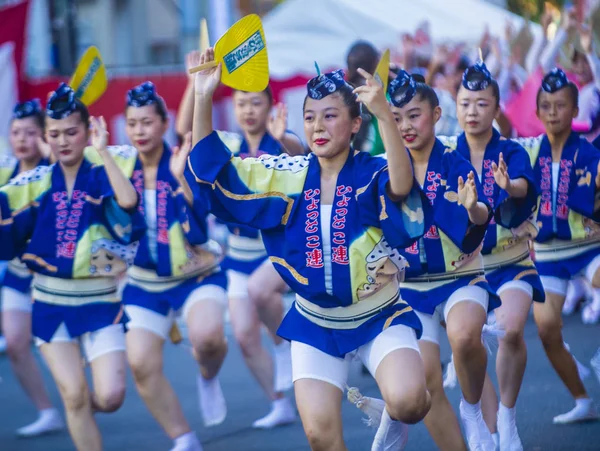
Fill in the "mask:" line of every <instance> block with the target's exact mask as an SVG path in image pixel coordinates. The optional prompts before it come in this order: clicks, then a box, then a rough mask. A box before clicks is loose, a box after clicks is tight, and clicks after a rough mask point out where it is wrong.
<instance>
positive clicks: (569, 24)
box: [562, 7, 577, 32]
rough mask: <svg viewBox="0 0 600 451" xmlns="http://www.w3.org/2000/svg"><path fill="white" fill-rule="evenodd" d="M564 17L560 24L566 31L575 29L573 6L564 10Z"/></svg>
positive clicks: (575, 15)
mask: <svg viewBox="0 0 600 451" xmlns="http://www.w3.org/2000/svg"><path fill="white" fill-rule="evenodd" d="M564 18H565V20H564V22H563V24H562V26H563V28H564V29H565V30H566V31H568V32H570V31H574V30H576V29H577V10H576V9H575V8H573V7H571V8H569V9H568V10H567V11H565V14H564Z"/></svg>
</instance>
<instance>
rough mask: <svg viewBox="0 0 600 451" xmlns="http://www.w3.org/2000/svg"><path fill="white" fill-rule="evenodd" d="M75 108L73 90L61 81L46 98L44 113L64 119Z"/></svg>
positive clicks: (54, 117)
mask: <svg viewBox="0 0 600 451" xmlns="http://www.w3.org/2000/svg"><path fill="white" fill-rule="evenodd" d="M75 108H77V102H76V97H75V91H73V89H71V87H70V86H69V85H67V84H66V83H61V84H60V85H59V86H58V89H57V90H56V91H54V92H53V93H52V95H50V98H49V99H48V103H47V105H46V114H47V115H48V117H51V118H52V119H64V118H66V117H68V116H70V115H71V113H73V111H75Z"/></svg>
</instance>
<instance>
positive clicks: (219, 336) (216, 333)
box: [190, 328, 225, 356]
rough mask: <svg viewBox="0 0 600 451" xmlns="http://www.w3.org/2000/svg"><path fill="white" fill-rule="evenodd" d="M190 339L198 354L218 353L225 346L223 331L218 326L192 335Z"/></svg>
mask: <svg viewBox="0 0 600 451" xmlns="http://www.w3.org/2000/svg"><path fill="white" fill-rule="evenodd" d="M190 339H191V342H192V344H193V346H194V352H195V353H196V355H197V356H200V355H211V354H216V353H218V352H220V351H221V350H222V349H223V347H224V346H225V337H224V335H223V331H222V330H220V329H217V328H215V329H213V330H207V331H203V332H202V333H199V334H195V335H191V336H190Z"/></svg>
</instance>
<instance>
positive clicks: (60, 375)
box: [41, 342, 102, 451]
mask: <svg viewBox="0 0 600 451" xmlns="http://www.w3.org/2000/svg"><path fill="white" fill-rule="evenodd" d="M41 352H42V355H43V356H44V359H45V360H46V363H47V364H48V367H49V368H50V372H51V373H52V376H53V377H54V381H55V382H56V385H57V387H58V390H59V392H60V395H61V398H62V400H63V403H64V405H65V410H66V415H67V424H68V426H69V433H70V434H71V438H72V439H73V442H74V443H75V447H76V448H77V450H78V451H102V438H101V436H100V431H99V430H98V426H97V425H96V421H95V420H94V416H93V414H92V405H91V396H90V391H89V389H88V385H87V382H86V380H85V374H84V368H83V365H81V359H82V357H81V351H80V350H79V344H77V343H74V342H68V343H67V342H58V343H45V344H43V345H42V346H41Z"/></svg>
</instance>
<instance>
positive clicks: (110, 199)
mask: <svg viewBox="0 0 600 451" xmlns="http://www.w3.org/2000/svg"><path fill="white" fill-rule="evenodd" d="M90 123H91V131H90ZM90 137H91V139H92V144H93V145H94V147H95V148H96V149H97V151H98V153H99V154H100V156H101V158H102V162H103V166H98V165H92V164H91V163H90V162H88V161H87V160H86V159H85V158H84V149H85V147H86V145H87V143H88V140H89V139H90ZM107 137H108V132H107V131H106V126H105V124H104V120H103V119H100V120H98V119H95V118H90V117H89V113H88V111H87V109H86V107H85V105H83V103H81V102H80V101H79V100H78V99H76V97H75V92H74V91H73V90H72V89H71V88H70V87H68V86H67V85H65V84H61V85H60V86H59V88H58V89H57V90H56V91H55V92H54V93H52V95H51V97H50V99H49V100H48V105H47V110H46V139H47V142H48V144H49V145H50V148H51V150H52V153H53V155H54V157H55V158H56V160H57V161H58V162H57V164H54V165H52V166H38V167H37V168H35V169H33V170H32V171H28V172H25V173H23V174H20V175H19V176H17V177H16V178H14V179H13V180H12V181H11V182H9V183H8V184H7V185H6V186H4V187H3V188H1V189H0V213H1V215H2V223H1V225H0V234H1V239H2V243H3V245H2V247H1V249H0V258H2V259H11V258H14V257H15V256H17V255H21V259H22V261H23V262H25V263H26V264H27V267H28V268H29V269H30V270H31V271H32V272H33V284H32V286H33V299H34V303H33V310H32V329H33V335H34V336H35V337H36V340H37V342H38V344H39V345H40V350H41V352H42V355H43V357H44V359H45V361H46V363H47V364H48V366H49V368H50V371H51V373H52V376H53V377H54V380H55V382H56V385H57V386H58V389H59V391H60V394H61V397H62V399H63V402H64V404H65V410H66V414H67V424H68V426H69V432H70V433H71V437H72V438H73V441H74V442H75V446H76V447H77V449H79V450H85V451H91V450H93V451H95V450H101V449H102V440H101V437H100V432H99V430H98V427H97V425H96V422H95V420H94V417H93V412H94V411H101V412H113V411H115V410H117V409H118V408H119V406H120V405H121V403H122V402H123V398H124V395H125V353H124V351H125V335H124V328H123V322H124V320H125V316H124V315H123V308H122V305H121V303H120V299H119V297H118V293H117V276H119V274H121V273H122V272H123V271H124V270H125V265H126V263H125V260H126V259H127V257H128V255H130V254H131V251H130V250H129V249H128V248H127V247H126V245H127V244H129V243H131V242H132V241H135V240H137V239H138V238H139V237H140V236H141V232H143V224H142V223H141V221H140V220H139V218H138V217H137V216H136V214H135V211H136V207H137V194H136V192H135V189H134V187H133V185H132V184H131V183H130V182H129V181H128V180H127V178H126V177H125V176H124V175H123V174H122V172H121V171H120V170H119V168H118V166H117V165H116V164H115V162H114V160H113V159H112V157H111V155H110V153H109V152H108V150H107V148H106V144H107ZM80 344H81V346H82V347H83V351H84V352H85V357H86V359H87V361H88V362H89V363H90V366H91V370H92V377H93V382H94V393H93V394H92V393H90V390H89V388H88V384H87V382H86V378H85V371H84V368H83V366H82V365H81V359H82V357H81V350H80Z"/></svg>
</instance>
